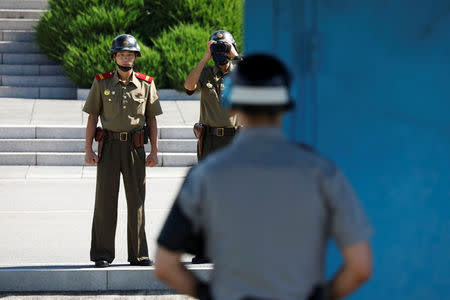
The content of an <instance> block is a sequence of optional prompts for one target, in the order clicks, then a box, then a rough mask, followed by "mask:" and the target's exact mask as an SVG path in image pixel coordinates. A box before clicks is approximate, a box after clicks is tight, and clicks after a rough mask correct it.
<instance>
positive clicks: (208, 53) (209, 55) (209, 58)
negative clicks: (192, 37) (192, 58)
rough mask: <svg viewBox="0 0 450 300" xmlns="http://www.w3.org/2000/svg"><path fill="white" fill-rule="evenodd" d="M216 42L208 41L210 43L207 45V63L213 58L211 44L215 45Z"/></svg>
mask: <svg viewBox="0 0 450 300" xmlns="http://www.w3.org/2000/svg"><path fill="white" fill-rule="evenodd" d="M215 42H216V41H208V43H207V44H206V52H205V57H204V58H206V61H210V60H211V58H212V53H211V44H214V43H215Z"/></svg>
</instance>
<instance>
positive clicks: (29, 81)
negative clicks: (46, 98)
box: [0, 75, 76, 88]
mask: <svg viewBox="0 0 450 300" xmlns="http://www.w3.org/2000/svg"><path fill="white" fill-rule="evenodd" d="M0 83H1V85H3V86H16V87H70V88H76V85H75V84H74V83H73V82H72V81H71V80H70V79H69V78H68V77H66V76H62V75H55V76H49V75H41V76H33V75H31V76H14V75H2V76H0Z"/></svg>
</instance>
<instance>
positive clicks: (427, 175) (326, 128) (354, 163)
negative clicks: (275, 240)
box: [245, 0, 450, 299]
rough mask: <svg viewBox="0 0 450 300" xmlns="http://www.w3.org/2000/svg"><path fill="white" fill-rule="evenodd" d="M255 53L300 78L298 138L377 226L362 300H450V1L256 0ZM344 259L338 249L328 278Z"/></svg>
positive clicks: (251, 14) (251, 42)
mask: <svg viewBox="0 0 450 300" xmlns="http://www.w3.org/2000/svg"><path fill="white" fill-rule="evenodd" d="M245 5H246V10H245V48H246V54H248V53H251V52H260V51H264V52H269V53H272V54H276V55H278V56H279V57H280V58H281V59H282V60H284V61H285V63H286V64H288V65H289V66H290V68H291V70H292V71H293V73H294V75H295V81H294V86H293V88H292V93H293V95H294V97H295V98H296V101H297V106H296V110H295V112H293V113H292V114H290V115H289V116H287V117H286V118H285V120H284V130H285V131H286V133H287V134H288V135H289V136H290V137H291V138H292V139H293V140H302V141H306V142H309V143H311V144H312V145H314V146H315V147H316V148H317V149H318V151H320V152H321V153H324V154H325V155H326V156H328V157H330V158H332V159H333V160H334V161H336V162H337V164H338V165H339V166H340V167H341V168H342V169H343V171H344V172H345V173H346V175H347V176H348V177H349V179H350V180H351V182H352V183H353V185H354V187H355V189H356V191H357V193H358V195H359V196H360V198H361V200H362V202H363V205H364V207H365V209H366V210H367V213H368V215H369V217H370V219H371V221H372V223H373V225H374V227H375V230H376V233H375V235H374V237H373V239H372V246H373V250H374V274H373V278H372V279H371V280H370V282H369V283H368V284H367V285H365V286H364V287H363V288H362V289H361V290H360V291H358V292H357V293H356V294H355V295H354V296H352V297H351V299H450V117H449V113H450V2H449V1H448V0H399V1H385V0H367V1H360V0H339V1H338V0H317V1H314V0H278V1H276V0H246V1H245ZM340 261H341V259H340V256H339V255H338V252H337V250H336V248H335V247H334V245H333V244H332V245H331V246H330V251H329V254H328V270H327V271H328V272H327V273H328V274H329V276H331V274H332V273H333V272H334V271H335V270H336V268H337V267H338V266H339V263H340Z"/></svg>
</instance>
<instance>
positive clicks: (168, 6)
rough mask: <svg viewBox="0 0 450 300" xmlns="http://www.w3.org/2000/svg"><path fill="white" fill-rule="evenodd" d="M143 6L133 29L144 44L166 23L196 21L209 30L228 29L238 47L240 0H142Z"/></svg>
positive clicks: (241, 17) (241, 36) (241, 33)
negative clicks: (142, 39) (143, 11)
mask: <svg viewBox="0 0 450 300" xmlns="http://www.w3.org/2000/svg"><path fill="white" fill-rule="evenodd" d="M144 10H145V14H142V16H141V18H140V19H139V21H138V23H139V24H140V26H139V27H137V28H136V31H137V32H139V33H140V36H142V37H143V38H144V42H145V43H147V44H148V45H151V43H152V41H153V40H154V39H155V38H156V37H157V36H158V35H159V34H160V33H161V32H162V31H163V30H165V29H166V30H167V29H168V28H169V27H174V26H176V25H178V24H179V23H184V24H195V23H197V24H200V25H201V26H203V27H204V28H205V29H206V30H207V31H208V32H209V33H210V34H211V33H212V32H214V31H216V30H219V29H224V30H228V31H230V32H231V34H233V37H234V39H235V40H236V43H237V44H238V49H239V50H240V51H242V49H241V48H243V45H242V43H243V20H244V1H243V0H170V1H167V0H144Z"/></svg>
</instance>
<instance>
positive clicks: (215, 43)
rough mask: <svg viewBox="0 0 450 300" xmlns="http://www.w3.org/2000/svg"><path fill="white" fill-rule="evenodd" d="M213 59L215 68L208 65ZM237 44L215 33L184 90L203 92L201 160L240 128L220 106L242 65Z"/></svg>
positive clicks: (196, 260)
mask: <svg viewBox="0 0 450 300" xmlns="http://www.w3.org/2000/svg"><path fill="white" fill-rule="evenodd" d="M211 59H213V60H214V66H209V65H207V63H208V62H209V61H210V60H211ZM240 60H241V58H240V57H239V54H238V51H237V46H236V42H235V40H234V38H233V36H232V35H231V33H229V32H228V31H225V30H218V31H216V32H214V33H213V34H212V35H211V37H210V38H209V41H208V43H207V45H206V52H205V55H204V56H203V58H202V59H201V60H200V62H199V63H198V65H197V66H196V67H195V68H194V69H193V70H192V71H191V73H189V75H188V77H187V78H186V81H185V82H184V87H185V89H186V93H187V94H188V95H192V94H193V93H194V92H195V91H196V90H200V120H199V123H196V124H195V125H194V133H195V135H196V137H197V139H198V142H197V159H198V161H201V160H203V159H204V158H205V157H206V156H207V155H209V154H210V153H212V152H214V151H216V150H218V149H220V148H222V147H225V146H226V145H228V144H229V143H230V142H231V140H232V139H233V137H234V135H235V134H236V131H237V128H238V121H237V116H236V115H232V114H230V113H229V112H228V111H227V110H226V109H224V108H223V107H222V106H221V105H220V95H221V92H222V90H223V87H224V85H223V79H224V76H225V75H227V74H228V73H229V72H230V71H231V70H233V68H234V67H235V64H236V63H237V62H238V61H240ZM207 262H209V261H208V259H207V258H204V257H199V256H195V257H194V258H193V259H192V263H207Z"/></svg>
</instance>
